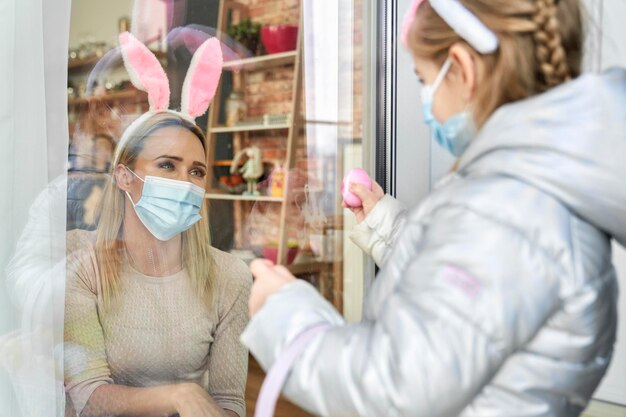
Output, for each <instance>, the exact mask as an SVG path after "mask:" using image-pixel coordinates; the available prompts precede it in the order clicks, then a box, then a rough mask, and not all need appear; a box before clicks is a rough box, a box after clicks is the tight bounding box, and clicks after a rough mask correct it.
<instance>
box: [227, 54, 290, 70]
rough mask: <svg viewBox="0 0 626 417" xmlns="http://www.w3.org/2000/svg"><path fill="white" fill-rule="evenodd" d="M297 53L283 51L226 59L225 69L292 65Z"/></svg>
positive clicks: (254, 68)
mask: <svg viewBox="0 0 626 417" xmlns="http://www.w3.org/2000/svg"><path fill="white" fill-rule="evenodd" d="M297 54H298V53H297V52H296V51H288V52H281V53H279V54H270V55H263V56H254V57H252V58H245V59H238V60H234V61H226V62H224V69H231V70H246V71H255V70H258V69H268V68H273V67H280V66H282V65H291V64H293V63H295V61H296V55H297Z"/></svg>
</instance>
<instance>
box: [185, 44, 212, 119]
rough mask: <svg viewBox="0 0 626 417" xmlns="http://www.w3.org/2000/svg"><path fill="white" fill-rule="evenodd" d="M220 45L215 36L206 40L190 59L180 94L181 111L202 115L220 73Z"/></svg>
mask: <svg viewBox="0 0 626 417" xmlns="http://www.w3.org/2000/svg"><path fill="white" fill-rule="evenodd" d="M222 65H223V57H222V47H221V45H220V41H219V40H218V39H217V38H211V39H208V40H206V41H205V42H204V43H203V44H202V45H200V47H199V48H198V49H197V50H196V52H195V53H194V55H193V58H192V59H191V64H190V65H189V70H188V71H187V76H186V77H185V82H184V84H183V91H182V95H181V109H180V111H181V113H183V114H187V115H189V116H191V117H192V118H196V117H200V116H202V115H203V114H204V113H205V112H206V110H207V108H208V107H209V103H211V100H212V99H213V96H214V95H215V91H216V90H217V85H218V84H219V81H220V77H221V75H222Z"/></svg>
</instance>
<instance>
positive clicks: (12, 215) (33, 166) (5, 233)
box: [0, 0, 70, 417]
mask: <svg viewBox="0 0 626 417" xmlns="http://www.w3.org/2000/svg"><path fill="white" fill-rule="evenodd" d="M69 10H70V1H68V0H0V34H1V35H2V36H1V39H2V42H0V56H2V65H0V91H1V94H0V144H1V148H0V193H1V194H0V236H1V238H0V281H1V284H0V417H9V416H10V417H14V416H23V417H26V416H29V417H30V416H62V415H63V414H64V398H65V396H64V392H63V366H62V364H63V349H62V346H63V345H62V342H63V305H64V281H65V261H64V258H65V218H66V213H65V206H66V195H65V194H66V179H65V175H64V173H65V171H66V164H67V162H66V161H67V140H68V139H67V138H68V134H67V112H66V109H67V103H66V92H65V89H66V83H67V81H66V78H67V42H68V30H69Z"/></svg>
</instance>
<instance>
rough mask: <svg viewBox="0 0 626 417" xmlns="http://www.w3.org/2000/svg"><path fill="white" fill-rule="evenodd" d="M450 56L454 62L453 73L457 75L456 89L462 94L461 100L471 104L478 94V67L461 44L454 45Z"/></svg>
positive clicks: (470, 54)
mask: <svg viewBox="0 0 626 417" xmlns="http://www.w3.org/2000/svg"><path fill="white" fill-rule="evenodd" d="M448 55H449V57H450V59H451V60H452V71H451V72H452V73H453V74H455V83H456V85H455V87H456V88H457V91H460V92H461V98H463V100H466V101H468V102H469V101H470V100H472V98H474V94H475V93H476V83H477V67H476V61H475V60H474V56H473V55H472V53H471V52H470V51H469V50H468V48H467V47H466V46H465V45H464V44H461V43H456V44H454V45H452V46H451V47H450V51H449V52H448Z"/></svg>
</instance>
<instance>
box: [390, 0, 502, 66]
mask: <svg viewBox="0 0 626 417" xmlns="http://www.w3.org/2000/svg"><path fill="white" fill-rule="evenodd" d="M424 1H426V0H413V1H412V3H411V7H410V8H409V10H408V12H407V14H406V15H405V16H404V21H403V23H402V32H401V34H400V38H401V40H402V43H403V44H404V46H407V45H408V37H409V30H410V29H411V25H412V24H413V22H414V21H415V15H416V14H417V9H418V8H419V6H420V5H421V4H422V3H423V2H424ZM427 1H428V2H430V5H431V7H432V8H433V9H434V10H435V11H436V12H437V14H438V15H439V16H441V18H442V19H443V20H444V21H445V22H446V23H447V24H449V25H450V27H451V28H452V29H454V31H455V32H456V33H457V34H458V35H459V36H460V37H461V38H463V39H464V40H465V41H466V42H467V43H469V44H470V45H471V46H472V47H473V48H474V49H476V50H477V51H478V52H480V53H481V54H490V53H492V52H495V51H496V50H497V49H498V37H497V36H496V34H495V33H494V32H493V31H492V30H491V29H489V28H488V27H487V26H486V25H485V24H484V23H483V22H481V21H480V20H479V19H478V17H476V15H474V14H473V13H472V12H470V11H469V10H468V9H467V8H466V7H465V6H463V4H462V3H461V2H460V1H459V0H427Z"/></svg>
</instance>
